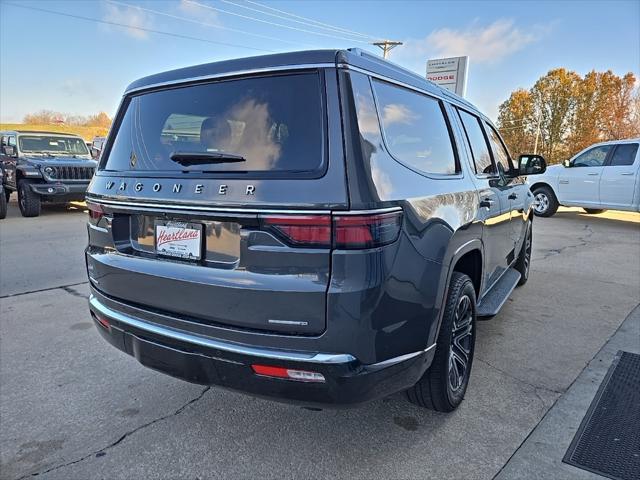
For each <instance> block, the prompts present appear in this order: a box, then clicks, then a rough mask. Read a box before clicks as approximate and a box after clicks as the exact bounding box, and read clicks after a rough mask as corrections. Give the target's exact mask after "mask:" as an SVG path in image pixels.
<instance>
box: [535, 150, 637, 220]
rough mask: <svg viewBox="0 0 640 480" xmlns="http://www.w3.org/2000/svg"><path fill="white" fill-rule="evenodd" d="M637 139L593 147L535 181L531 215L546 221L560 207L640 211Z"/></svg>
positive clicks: (552, 168) (595, 210)
mask: <svg viewBox="0 0 640 480" xmlns="http://www.w3.org/2000/svg"><path fill="white" fill-rule="evenodd" d="M639 145H640V138H633V139H629V140H615V141H612V142H603V143H596V144H595V145H591V146H590V147H588V148H585V149H584V150H582V151H581V152H580V153H578V154H577V155H575V156H574V157H573V158H572V159H571V160H565V161H564V163H563V164H562V165H553V166H550V167H548V168H547V171H546V173H544V174H542V175H538V176H536V177H535V183H533V184H532V185H531V187H530V188H531V191H532V192H533V195H534V196H535V200H536V205H535V207H534V212H535V214H536V215H539V216H541V217H550V216H551V215H553V214H554V213H556V210H557V209H558V207H559V206H560V205H564V206H567V207H582V208H584V209H585V211H586V212H587V213H600V212H603V211H604V210H607V209H609V210H627V211H632V212H639V211H640V178H639V177H640V149H639V148H638V146H639Z"/></svg>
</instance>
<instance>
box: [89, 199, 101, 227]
mask: <svg viewBox="0 0 640 480" xmlns="http://www.w3.org/2000/svg"><path fill="white" fill-rule="evenodd" d="M87 209H88V210H89V219H90V221H91V222H92V223H93V224H96V223H98V222H99V221H100V219H101V218H102V217H103V216H104V210H102V205H98V204H97V203H90V202H87Z"/></svg>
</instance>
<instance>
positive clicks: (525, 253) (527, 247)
mask: <svg viewBox="0 0 640 480" xmlns="http://www.w3.org/2000/svg"><path fill="white" fill-rule="evenodd" d="M532 239H533V224H532V223H531V222H528V223H527V231H526V233H525V236H524V242H523V243H522V248H521V249H520V254H519V255H518V260H516V264H515V269H516V270H517V271H518V272H520V280H518V286H520V285H524V284H525V283H527V280H529V268H531V247H532Z"/></svg>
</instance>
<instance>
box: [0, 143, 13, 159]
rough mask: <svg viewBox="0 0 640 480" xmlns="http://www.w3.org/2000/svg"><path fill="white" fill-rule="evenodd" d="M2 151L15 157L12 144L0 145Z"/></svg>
mask: <svg viewBox="0 0 640 480" xmlns="http://www.w3.org/2000/svg"><path fill="white" fill-rule="evenodd" d="M2 153H4V154H5V155H7V156H8V157H15V156H16V147H14V146H13V145H5V146H4V147H2Z"/></svg>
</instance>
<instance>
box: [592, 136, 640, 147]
mask: <svg viewBox="0 0 640 480" xmlns="http://www.w3.org/2000/svg"><path fill="white" fill-rule="evenodd" d="M638 142H640V137H637V138H623V139H622V140H608V141H606V142H598V143H594V144H593V145H589V146H588V147H587V148H591V147H597V146H598V145H617V144H619V143H638Z"/></svg>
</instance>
